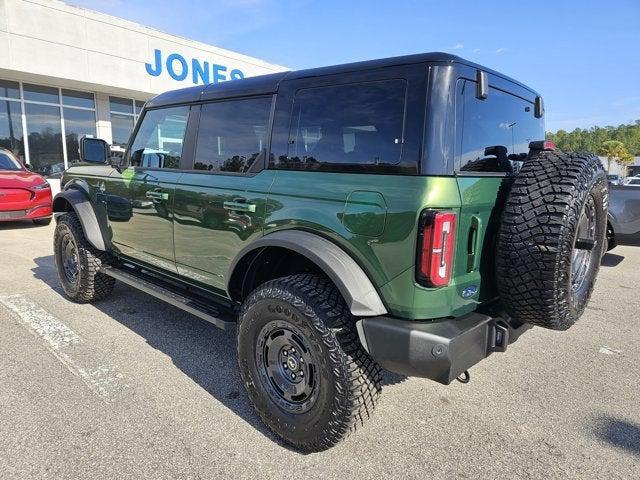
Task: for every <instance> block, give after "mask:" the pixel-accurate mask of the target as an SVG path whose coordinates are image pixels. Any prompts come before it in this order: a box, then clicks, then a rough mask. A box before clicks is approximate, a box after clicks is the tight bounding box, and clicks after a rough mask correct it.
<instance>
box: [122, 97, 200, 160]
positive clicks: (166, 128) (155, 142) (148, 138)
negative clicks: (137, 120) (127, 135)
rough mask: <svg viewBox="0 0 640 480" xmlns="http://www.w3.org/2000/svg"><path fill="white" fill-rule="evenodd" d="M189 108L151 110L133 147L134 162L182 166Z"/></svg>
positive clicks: (130, 155)
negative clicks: (181, 160)
mask: <svg viewBox="0 0 640 480" xmlns="http://www.w3.org/2000/svg"><path fill="white" fill-rule="evenodd" d="M188 118H189V107H188V106H180V107H171V108H161V109H158V110H149V111H148V112H147V113H146V114H145V116H144V118H143V119H142V123H141V124H140V127H139V128H138V131H137V133H136V137H135V139H134V140H133V143H132V145H131V150H130V154H129V157H130V164H131V165H133V166H138V167H144V168H179V167H180V159H181V158H182V144H183V142H184V134H185V131H186V129H187V120H188Z"/></svg>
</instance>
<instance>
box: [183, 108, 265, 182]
mask: <svg viewBox="0 0 640 480" xmlns="http://www.w3.org/2000/svg"><path fill="white" fill-rule="evenodd" d="M271 102H272V99H271V97H263V98H250V99H244V100H231V101H226V102H217V103H209V104H206V105H203V106H202V113H201V114H200V125H199V127H198V142H197V145H196V157H195V161H194V164H193V168H194V170H206V171H209V172H233V173H245V172H248V171H249V169H250V168H251V166H252V165H253V164H254V163H255V161H256V159H257V158H259V157H260V154H262V153H263V151H264V149H265V148H266V142H267V129H268V124H269V115H270V113H271Z"/></svg>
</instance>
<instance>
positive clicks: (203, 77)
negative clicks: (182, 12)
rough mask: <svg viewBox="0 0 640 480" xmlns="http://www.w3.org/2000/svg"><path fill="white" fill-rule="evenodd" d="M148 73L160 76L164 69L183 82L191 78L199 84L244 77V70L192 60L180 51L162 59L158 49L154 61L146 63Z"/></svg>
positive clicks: (155, 51)
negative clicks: (188, 59) (188, 60)
mask: <svg viewBox="0 0 640 480" xmlns="http://www.w3.org/2000/svg"><path fill="white" fill-rule="evenodd" d="M144 66H145V68H146V70H147V73H148V74H149V75H151V76H152V77H159V76H160V75H161V74H162V72H163V71H165V70H166V72H167V73H168V74H169V76H170V77H171V78H173V79H174V80H177V81H178V82H182V81H184V80H186V79H187V77H190V78H191V81H192V82H193V83H194V84H196V85H198V84H200V83H204V84H207V83H220V82H224V81H226V80H240V79H241V78H244V73H242V70H239V69H237V68H234V69H233V70H231V71H229V69H228V68H227V67H226V66H225V65H218V64H216V63H213V64H210V63H209V62H207V61H200V60H198V59H197V58H192V59H191V61H190V62H187V59H186V58H184V57H183V56H182V55H180V54H179V53H170V54H169V55H167V58H166V59H165V61H164V62H163V61H162V52H161V51H160V50H158V49H155V50H154V59H153V63H145V65H144Z"/></svg>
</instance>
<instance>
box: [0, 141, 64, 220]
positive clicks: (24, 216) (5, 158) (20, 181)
mask: <svg viewBox="0 0 640 480" xmlns="http://www.w3.org/2000/svg"><path fill="white" fill-rule="evenodd" d="M52 215H53V212H52V210H51V187H50V186H49V184H48V183H47V181H46V180H45V179H44V177H42V176H41V175H38V174H37V173H33V172H30V171H29V170H27V169H26V168H25V167H24V166H23V165H22V164H21V163H20V162H19V161H18V159H17V158H16V157H14V156H13V154H12V153H11V152H10V151H8V150H5V149H3V148H0V222H2V221H10V220H33V222H34V223H37V224H41V225H48V224H50V223H51V217H52Z"/></svg>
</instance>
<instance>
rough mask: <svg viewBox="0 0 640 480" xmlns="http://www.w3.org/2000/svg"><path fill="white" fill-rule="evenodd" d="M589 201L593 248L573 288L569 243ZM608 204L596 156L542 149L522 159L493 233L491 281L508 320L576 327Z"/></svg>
mask: <svg viewBox="0 0 640 480" xmlns="http://www.w3.org/2000/svg"><path fill="white" fill-rule="evenodd" d="M587 204H589V207H588V211H589V212H593V213H592V214H591V218H592V220H593V225H594V227H593V237H594V239H595V246H593V248H592V249H591V250H590V251H591V255H590V256H589V257H588V260H586V261H585V263H584V265H585V267H584V272H585V273H584V274H583V275H581V278H583V281H581V282H580V284H579V287H574V286H573V285H572V281H573V280H574V277H573V276H572V273H571V272H572V267H573V263H572V259H573V256H574V246H575V245H576V237H577V233H578V224H579V222H580V219H581V218H583V213H584V212H585V208H587V207H585V206H586V205H587ZM607 207H608V186H607V177H606V174H605V172H604V169H603V167H602V164H601V163H600V160H599V159H598V157H596V156H595V155H593V154H590V153H563V152H560V151H541V152H538V153H535V154H532V155H531V156H530V157H529V158H528V159H527V160H526V161H525V162H524V165H523V167H522V169H521V170H520V172H519V173H518V175H517V177H516V179H515V181H514V183H513V186H512V188H511V191H510V192H509V196H508V198H507V202H506V205H505V208H504V211H503V214H502V219H501V223H500V227H499V230H498V241H497V251H496V281H497V286H498V291H499V294H500V298H501V300H502V302H503V304H504V307H505V309H506V311H507V313H509V315H511V316H512V317H513V318H514V319H516V320H518V321H520V322H527V323H531V324H534V325H539V326H542V327H545V328H550V329H553V330H566V329H567V328H569V327H570V326H571V325H573V324H574V323H575V321H576V320H577V319H578V318H579V317H580V315H581V314H582V312H583V311H584V309H585V307H586V305H587V302H588V301H589V297H590V296H591V292H592V290H593V286H594V283H595V279H596V275H597V273H598V269H599V266H600V259H601V257H602V255H603V253H604V249H605V248H606V243H607V242H606V228H607Z"/></svg>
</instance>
